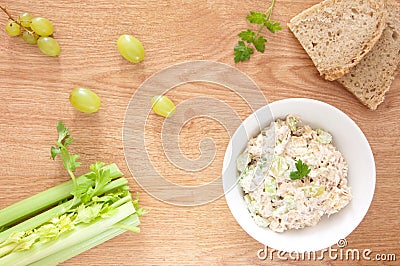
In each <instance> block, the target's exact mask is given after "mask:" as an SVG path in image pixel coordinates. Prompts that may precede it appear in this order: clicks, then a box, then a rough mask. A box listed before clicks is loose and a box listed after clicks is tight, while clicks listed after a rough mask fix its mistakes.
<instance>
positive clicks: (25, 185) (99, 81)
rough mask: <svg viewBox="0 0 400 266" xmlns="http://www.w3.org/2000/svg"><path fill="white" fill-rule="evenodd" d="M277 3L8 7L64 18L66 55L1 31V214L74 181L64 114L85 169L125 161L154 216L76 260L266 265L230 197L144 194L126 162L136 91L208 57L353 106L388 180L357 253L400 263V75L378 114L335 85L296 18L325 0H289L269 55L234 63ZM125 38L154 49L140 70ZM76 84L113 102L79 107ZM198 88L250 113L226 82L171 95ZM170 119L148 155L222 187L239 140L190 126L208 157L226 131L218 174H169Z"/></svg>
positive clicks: (186, 133)
mask: <svg viewBox="0 0 400 266" xmlns="http://www.w3.org/2000/svg"><path fill="white" fill-rule="evenodd" d="M265 2H266V1H261V0H260V1H249V0H240V1H233V0H232V1H226V0H196V1H194V0H169V1H155V0H146V1H144V0H136V1H127V0H118V1H106V0H96V1H94V0H91V1H82V0H79V1H78V0H68V1H66V0H64V1H60V0H58V1H21V0H16V1H0V3H1V4H2V5H8V6H9V10H10V12H11V13H13V14H16V15H17V14H19V13H21V12H30V13H32V14H34V15H41V16H45V17H47V18H49V19H50V20H52V21H53V23H54V26H55V36H56V38H57V40H58V41H59V43H60V46H61V49H62V52H61V55H60V56H59V57H58V58H50V57H47V56H44V55H42V54H41V53H40V52H39V51H38V49H37V48H36V47H35V46H29V45H27V44H25V43H24V42H23V41H22V40H21V39H19V38H11V37H9V36H8V35H7V34H6V33H5V32H4V31H3V30H1V31H0V87H1V89H0V113H1V115H0V158H1V159H0V208H3V207H6V206H7V205H9V204H12V203H15V202H17V201H19V200H21V199H23V198H25V197H28V196H30V195H33V194H35V193H38V192H40V191H42V190H44V189H46V188H49V187H51V186H54V185H56V184H58V183H60V182H63V181H65V180H67V179H68V178H67V175H66V173H65V171H64V170H63V169H62V167H61V163H60V161H57V162H53V161H51V160H50V159H49V148H50V146H51V145H53V142H54V141H55V139H56V132H55V125H56V123H57V121H58V120H60V119H62V120H63V121H64V122H65V123H66V124H67V125H68V126H69V127H70V130H71V132H72V134H73V136H74V138H75V139H76V142H75V143H74V144H73V146H71V147H73V149H74V151H76V152H77V153H79V154H81V158H82V162H83V167H81V168H80V169H79V171H80V172H81V173H83V172H85V167H88V165H89V163H92V162H94V161H95V160H102V161H104V162H106V163H112V162H115V163H117V164H118V165H119V166H120V168H121V169H122V170H123V172H124V173H125V174H126V175H127V176H128V177H129V178H130V185H131V187H132V190H133V191H139V192H140V196H141V204H142V206H144V207H145V208H146V209H148V210H150V213H149V214H148V215H146V216H145V217H143V218H142V225H141V229H142V232H141V233H140V234H133V233H125V234H123V235H121V236H119V237H117V238H115V239H113V240H111V241H109V242H107V243H105V244H103V245H100V246H98V247H96V248H94V249H92V250H90V251H88V252H85V253H84V254H81V255H79V256H77V257H75V258H73V259H71V260H69V261H67V262H65V263H64V265H178V264H179V265H266V264H269V263H270V262H269V261H259V260H258V258H257V255H256V252H257V250H258V249H260V248H262V245H261V244H259V243H258V242H256V241H255V240H253V239H252V238H251V237H250V236H248V235H247V234H246V233H245V232H244V231H243V230H242V229H241V228H240V227H239V225H238V224H237V223H236V221H235V220H234V218H233V216H232V215H231V213H230V211H229V209H228V206H227V204H226V202H225V199H224V198H220V199H219V200H217V201H215V202H213V203H210V204H207V205H204V206H200V207H186V208H185V207H175V206H170V205H167V204H165V203H163V202H160V201H158V200H156V199H154V198H153V197H151V196H149V195H148V194H146V193H145V192H144V191H143V190H142V189H141V188H140V187H139V185H138V184H137V183H136V182H135V181H134V179H133V178H131V174H130V173H129V171H128V168H127V166H126V163H125V159H124V154H123V149H122V137H121V136H122V124H123V120H124V114H125V109H126V107H127V104H128V102H129V100H130V98H131V96H132V95H133V93H134V92H135V90H136V89H137V88H138V86H139V85H140V84H141V83H142V82H143V81H144V80H145V79H146V78H148V77H150V76H151V75H152V74H154V73H156V72H157V71H159V70H161V69H163V68H165V67H168V66H170V65H172V64H175V63H179V62H184V61H187V60H199V59H207V60H214V61H217V62H222V63H226V64H229V65H232V66H235V67H237V68H238V69H240V70H241V71H243V72H244V73H246V74H248V75H249V76H250V77H251V78H252V79H254V81H255V82H256V83H257V84H258V85H259V87H260V88H261V89H262V91H263V93H264V94H265V96H266V97H267V98H268V99H269V101H276V100H280V99H284V98H290V97H308V98H314V99H318V100H322V101H325V102H327V103H329V104H332V105H334V106H336V107H338V108H339V109H341V110H342V111H344V112H345V113H346V114H348V115H349V116H350V117H351V118H352V119H353V120H354V121H355V122H356V123H357V124H358V125H359V126H360V128H361V129H362V130H363V131H364V133H365V135H366V137H367V138H368V140H369V142H370V144H371V147H372V150H373V153H374V156H375V160H376V168H377V183H376V190H375V197H374V200H373V202H372V206H371V208H370V210H369V212H368V214H367V216H366V217H365V219H364V220H363V222H362V223H361V224H360V225H359V227H358V228H357V229H356V230H355V231H354V232H353V233H352V234H351V235H350V236H349V237H348V238H347V241H348V243H349V245H348V247H349V248H359V249H365V248H370V249H372V250H373V251H374V253H378V252H381V253H396V254H397V256H398V257H400V248H399V243H400V229H399V228H400V222H399V208H400V193H399V191H400V179H399V175H400V164H399V159H400V150H399V145H400V142H399V139H400V138H399V132H400V124H399V121H400V119H399V113H400V90H399V86H400V76H399V77H398V78H397V79H396V80H395V81H394V83H393V85H392V90H391V91H390V92H389V93H388V94H387V99H386V101H385V102H384V103H383V104H382V105H381V106H380V107H379V108H378V110H377V111H374V112H372V111H369V110H368V109H367V108H366V107H364V106H362V105H361V104H360V103H359V102H358V101H357V100H356V99H355V98H354V97H353V96H352V95H351V94H350V93H348V92H347V91H345V90H344V89H343V88H342V87H341V86H340V85H338V84H337V83H334V82H327V81H324V80H322V79H321V78H320V77H319V75H318V73H317V71H316V70H315V68H314V66H313V64H312V62H311V60H310V59H309V57H308V56H307V55H306V53H305V52H304V51H303V50H302V48H301V46H300V45H299V43H298V42H297V41H296V40H295V38H294V37H293V35H292V34H291V33H290V32H289V30H288V28H287V27H286V26H285V25H286V23H287V22H288V21H289V19H290V18H291V17H293V16H294V15H296V14H297V13H299V12H300V11H302V10H303V9H305V8H307V7H309V6H311V5H313V4H315V3H317V2H318V1H317V0H307V1H303V0H290V1H279V0H278V1H277V3H276V8H275V10H274V15H273V17H274V18H275V19H276V20H278V21H279V22H281V24H282V25H283V26H284V30H283V31H282V32H278V33H277V34H275V35H273V36H270V37H269V42H268V43H267V48H266V52H265V54H255V55H253V56H252V59H251V61H249V62H246V63H240V64H236V65H235V64H234V63H233V55H232V52H233V51H232V49H233V46H234V45H235V43H236V41H237V37H236V34H237V33H239V32H240V31H241V30H242V29H246V27H247V23H246V21H245V16H246V15H247V13H248V12H249V11H250V10H258V11H261V10H264V9H265V8H266V6H267V4H266V3H265ZM5 23H6V17H5V16H2V15H0V26H1V28H2V29H3V28H4V25H5ZM126 33H128V34H133V35H135V36H136V37H137V38H139V39H140V40H141V41H142V43H143V45H144V47H145V49H146V57H145V60H144V61H143V62H142V63H140V64H137V65H134V64H131V63H129V62H127V61H125V60H124V59H123V58H122V57H121V56H120V55H119V53H118V51H117V50H116V44H115V42H116V39H117V38H118V36H119V35H120V34H126ZM76 86H82V87H87V88H90V89H92V90H94V91H95V92H97V93H98V95H99V96H100V97H101V99H102V101H103V104H102V109H101V110H100V111H99V112H98V113H96V114H92V115H86V114H82V113H79V112H77V111H76V110H74V109H73V108H72V107H71V105H70V104H69V102H68V95H69V92H70V91H71V90H72V88H74V87H76ZM200 95H208V96H214V97H216V98H218V99H222V100H226V102H227V103H229V104H230V105H231V106H232V108H234V109H235V110H237V111H238V112H239V113H240V114H241V116H242V117H243V118H244V117H246V116H247V115H249V114H250V112H251V111H250V109H249V108H248V107H246V105H245V104H243V102H242V100H241V99H240V98H239V97H237V96H235V94H233V93H229V91H228V90H226V89H224V88H222V87H218V86H206V85H204V84H197V85H196V84H195V85H184V86H179V87H178V88H176V90H174V91H172V92H171V93H169V96H170V97H171V98H172V99H173V100H174V101H175V102H176V103H179V102H180V101H182V100H184V99H188V98H191V97H194V96H200ZM162 121H163V120H162V118H160V117H158V116H156V115H151V116H150V117H149V127H148V133H147V134H148V140H149V145H150V146H151V147H153V148H152V149H151V152H150V154H151V156H153V158H157V160H158V161H159V163H158V164H157V165H158V166H159V167H160V169H161V170H160V171H161V172H163V173H164V174H165V176H166V177H167V178H169V179H170V180H171V181H174V182H176V183H180V184H192V185H194V184H201V183H204V182H208V181H211V180H212V179H213V178H215V177H216V175H218V174H219V173H220V172H221V167H222V159H223V156H224V151H225V148H226V146H227V143H228V142H229V136H228V135H227V134H226V132H225V131H224V129H223V128H222V127H221V125H219V124H218V123H215V122H210V121H209V120H206V119H199V120H195V121H193V122H190V123H188V124H187V125H186V126H185V127H184V128H183V129H182V132H181V139H180V144H181V148H182V150H183V152H184V153H185V154H186V155H187V156H188V157H189V158H196V157H198V156H199V150H198V146H197V145H198V143H199V141H200V140H201V139H202V138H204V137H207V136H209V137H212V138H214V141H215V143H216V145H217V147H218V151H217V156H216V158H215V161H214V162H213V163H212V164H211V166H210V167H209V168H207V169H206V170H204V171H202V172H201V173H196V174H189V173H184V172H180V171H178V170H176V169H175V170H174V169H165V167H164V168H163V163H162V162H164V161H166V159H165V158H163V153H162V149H161V147H158V146H159V144H158V143H159V140H160V139H159V137H160V129H161V128H160V127H161V124H162ZM157 145H158V146H157ZM398 259H400V258H398ZM277 262H278V261H275V262H274V263H277ZM292 263H293V264H294V263H295V262H292ZM325 263H326V264H329V265H337V264H345V263H344V262H342V263H340V262H335V261H330V260H326V261H325ZM282 264H290V262H284V263H282ZM304 264H307V263H304ZM312 264H315V263H310V265H312ZM361 264H363V265H365V264H367V263H366V262H365V261H364V262H362V263H361V262H360V263H359V265H361Z"/></svg>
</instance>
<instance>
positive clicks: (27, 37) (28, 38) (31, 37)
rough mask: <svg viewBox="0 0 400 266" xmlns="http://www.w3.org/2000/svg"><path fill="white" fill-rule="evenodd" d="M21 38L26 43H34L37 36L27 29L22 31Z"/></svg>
mask: <svg viewBox="0 0 400 266" xmlns="http://www.w3.org/2000/svg"><path fill="white" fill-rule="evenodd" d="M22 39H23V40H24V41H25V42H26V43H28V44H36V43H37V39H38V36H37V35H36V34H34V33H30V32H29V31H24V32H23V33H22Z"/></svg>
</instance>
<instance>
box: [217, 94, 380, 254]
mask: <svg viewBox="0 0 400 266" xmlns="http://www.w3.org/2000/svg"><path fill="white" fill-rule="evenodd" d="M271 113H272V115H271ZM288 114H293V115H297V116H299V117H300V118H301V119H302V120H303V122H304V123H305V124H308V125H310V126H311V127H312V128H323V129H325V130H327V131H328V132H330V133H331V134H332V136H333V144H334V145H335V146H336V147H337V149H338V150H339V151H340V152H341V153H342V154H343V156H344V158H345V160H346V161H347V163H348V166H349V172H348V181H349V182H348V184H349V186H350V187H351V191H352V195H353V199H352V200H351V202H350V203H349V205H347V206H346V207H345V208H344V209H342V210H340V211H339V212H338V213H336V214H333V215H331V216H330V217H329V218H328V217H327V216H326V215H324V216H323V218H322V219H321V221H320V222H319V223H318V224H317V225H316V226H313V227H306V228H303V229H299V230H288V231H285V232H283V233H276V232H273V231H272V230H269V229H265V228H261V227H258V226H257V225H256V224H255V223H254V221H253V219H252V218H251V216H250V213H249V212H248V210H247V208H246V205H245V203H244V200H243V191H242V189H241V187H240V185H239V184H238V183H237V179H238V178H237V176H238V172H237V170H236V158H237V157H238V155H239V154H240V153H242V152H243V150H244V149H245V147H246V145H247V142H248V140H249V138H251V137H254V136H256V135H257V134H259V133H260V129H261V128H264V127H266V126H268V125H269V124H270V123H271V122H272V121H274V120H275V119H276V118H284V117H286V116H287V115H288ZM375 175H376V173H375V162H374V157H373V154H372V151H371V148H370V146H369V144H368V141H367V139H366V137H365V136H364V134H363V132H362V131H361V130H360V128H359V127H358V126H357V125H356V123H355V122H354V121H353V120H351V119H350V118H349V117H348V116H347V115H346V114H345V113H343V112H342V111H340V110H339V109H337V108H335V107H333V106H331V105H329V104H326V103H323V102H320V101H316V100H311V99H285V100H280V101H276V102H273V103H271V104H268V105H267V106H265V107H263V108H260V109H259V110H257V111H256V112H255V113H253V114H252V115H250V116H249V117H248V118H247V119H246V120H245V121H244V122H243V123H242V125H241V126H240V127H239V128H238V129H237V131H236V132H235V134H234V135H233V137H232V139H231V141H230V143H229V145H228V148H227V150H226V154H225V158H224V164H223V174H222V179H223V185H224V192H225V198H226V201H227V203H228V206H229V208H230V210H231V212H232V214H233V216H234V217H235V218H236V220H237V222H238V223H239V225H240V226H241V227H242V228H243V229H244V230H245V231H246V232H247V233H248V234H249V235H250V236H252V237H253V238H254V239H256V240H257V241H259V242H261V243H262V244H264V245H266V246H268V247H270V248H274V249H277V250H282V251H286V252H305V251H308V252H310V251H317V250H321V249H324V248H328V247H330V246H332V245H335V244H336V243H337V242H338V241H339V240H340V239H344V238H345V237H347V236H348V235H349V234H350V233H351V232H352V231H353V230H354V229H355V228H356V227H357V226H358V224H359V223H360V222H361V221H362V219H363V218H364V216H365V214H366V213H367V211H368V208H369V206H370V204H371V201H372V198H373V195H374V190H375Z"/></svg>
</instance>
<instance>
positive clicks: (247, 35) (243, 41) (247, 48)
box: [234, 0, 282, 63]
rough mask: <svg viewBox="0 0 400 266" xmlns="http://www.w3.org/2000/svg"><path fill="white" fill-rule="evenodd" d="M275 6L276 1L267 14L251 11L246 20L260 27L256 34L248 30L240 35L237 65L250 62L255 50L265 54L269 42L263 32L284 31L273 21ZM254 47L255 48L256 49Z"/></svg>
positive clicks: (235, 50)
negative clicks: (266, 30) (264, 30)
mask: <svg viewBox="0 0 400 266" xmlns="http://www.w3.org/2000/svg"><path fill="white" fill-rule="evenodd" d="M274 6H275V0H272V2H271V5H270V6H269V8H268V9H267V12H266V13H265V14H264V13H260V12H254V11H250V15H248V16H247V17H246V19H247V20H248V21H249V22H250V23H251V24H255V25H259V28H258V30H257V31H256V32H254V31H253V30H251V29H247V30H244V31H242V32H240V33H239V34H238V36H239V37H240V40H239V41H238V44H237V45H236V46H235V48H234V56H235V63H237V62H241V61H246V60H249V59H250V56H251V55H252V54H254V48H255V49H256V50H257V51H258V52H261V53H264V51H265V43H266V42H267V39H266V38H265V37H264V36H262V35H261V31H262V30H263V29H264V28H267V29H268V30H269V31H270V32H272V33H275V32H276V31H278V30H282V26H281V25H280V24H279V23H278V22H277V21H275V20H272V19H271V16H272V10H273V9H274ZM252 46H254V48H253V47H252Z"/></svg>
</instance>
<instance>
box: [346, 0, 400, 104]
mask: <svg viewBox="0 0 400 266" xmlns="http://www.w3.org/2000/svg"><path fill="white" fill-rule="evenodd" d="M387 14H388V17H387V26H386V28H385V30H384V31H383V33H382V36H381V38H380V39H379V41H378V42H377V43H376V44H375V46H374V48H373V49H372V50H371V51H370V52H369V53H368V54H367V55H366V56H365V57H364V59H363V60H361V61H360V63H359V64H358V65H356V66H355V67H353V68H352V69H351V70H350V72H349V73H348V74H346V75H345V76H343V77H341V78H340V79H338V81H339V82H340V83H341V84H343V85H344V86H345V87H346V88H347V89H348V90H349V91H350V92H352V93H353V94H354V95H355V96H356V97H357V98H358V99H359V100H360V101H361V102H362V103H363V104H365V105H366V106H368V107H369V108H370V109H372V110H375V109H376V108H377V107H378V105H379V104H380V103H382V102H383V100H384V99H385V93H386V92H387V91H389V89H390V85H391V84H392V81H393V79H394V76H395V74H396V69H397V66H398V64H399V63H400V3H398V2H396V1H395V0H388V1H387Z"/></svg>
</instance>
